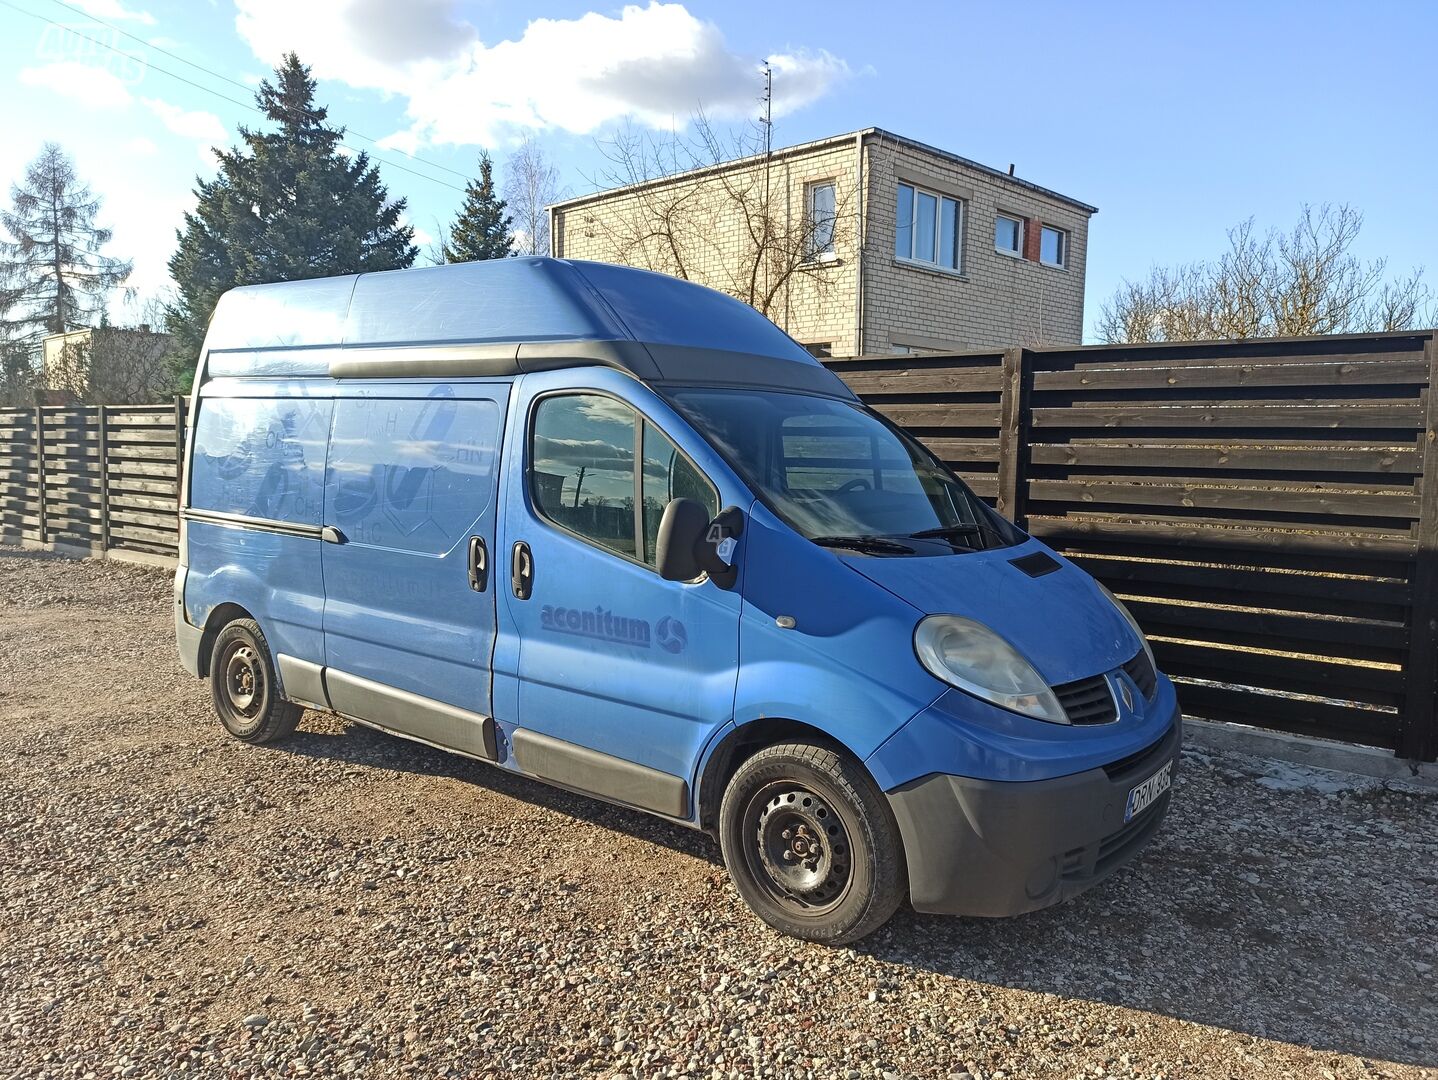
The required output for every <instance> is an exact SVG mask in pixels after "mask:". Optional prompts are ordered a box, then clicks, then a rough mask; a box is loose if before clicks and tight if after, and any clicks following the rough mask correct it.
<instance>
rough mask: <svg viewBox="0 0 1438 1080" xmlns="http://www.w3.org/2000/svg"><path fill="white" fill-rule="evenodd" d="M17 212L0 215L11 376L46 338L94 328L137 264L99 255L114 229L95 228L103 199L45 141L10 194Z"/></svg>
mask: <svg viewBox="0 0 1438 1080" xmlns="http://www.w3.org/2000/svg"><path fill="white" fill-rule="evenodd" d="M10 200H11V209H10V210H8V211H6V212H4V213H0V225H3V226H4V228H5V232H6V233H8V234H9V239H8V240H6V241H4V242H0V342H3V346H4V352H5V354H6V368H7V372H8V371H10V370H11V369H14V368H15V366H16V365H17V363H18V361H17V360H16V359H15V358H16V357H17V356H20V355H22V354H23V353H25V352H32V351H33V350H34V349H35V348H36V347H37V346H38V344H39V340H40V338H41V337H42V336H44V335H45V334H63V333H64V332H65V331H67V330H75V329H77V328H79V327H82V326H93V325H94V324H95V321H96V320H97V319H98V318H100V317H102V316H103V315H104V312H105V305H106V301H107V300H108V293H109V292H110V290H112V289H114V288H116V287H117V286H119V285H121V284H122V283H123V282H124V280H125V278H127V277H128V276H129V274H130V263H128V262H124V261H122V260H120V259H115V258H112V257H110V256H108V255H103V254H101V253H100V249H101V248H102V247H104V246H105V245H106V244H108V243H109V242H110V230H109V229H101V228H99V227H98V226H96V224H95V217H96V215H97V214H98V213H99V212H100V200H99V199H98V198H96V197H95V196H94V195H92V194H91V192H90V188H89V187H88V186H87V185H85V184H82V183H81V182H80V180H79V178H78V177H77V176H76V175H75V166H74V165H73V164H72V163H71V161H70V159H69V158H68V157H67V156H66V155H65V152H64V151H63V150H61V149H60V147H59V146H58V145H56V144H55V143H46V144H45V146H44V148H43V149H41V151H40V156H39V157H38V158H36V159H35V160H34V161H33V162H31V163H30V167H29V168H28V169H26V170H25V179H24V180H23V181H22V182H21V183H18V184H15V185H14V186H13V187H12V188H11V189H10Z"/></svg>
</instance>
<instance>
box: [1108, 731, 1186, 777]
mask: <svg viewBox="0 0 1438 1080" xmlns="http://www.w3.org/2000/svg"><path fill="white" fill-rule="evenodd" d="M1172 731H1173V728H1172V727H1170V728H1169V729H1168V731H1165V732H1164V733H1163V734H1162V735H1160V736H1159V737H1158V738H1157V739H1156V740H1155V741H1153V742H1151V743H1149V744H1148V745H1147V746H1145V747H1144V748H1143V749H1142V750H1139V751H1137V752H1135V753H1132V754H1129V755H1128V757H1121V758H1119V759H1118V760H1117V761H1110V762H1109V763H1108V764H1107V765H1105V766H1104V767H1103V771H1104V772H1106V773H1108V778H1109V779H1110V780H1117V779H1118V778H1119V777H1120V776H1122V775H1124V773H1127V772H1137V771H1138V770H1139V769H1140V768H1142V767H1143V766H1145V765H1147V764H1148V763H1149V762H1150V761H1151V760H1153V759H1155V758H1157V757H1158V756H1159V752H1160V751H1161V750H1162V749H1163V744H1164V742H1166V741H1167V739H1168V736H1169V734H1170V733H1171V732H1172Z"/></svg>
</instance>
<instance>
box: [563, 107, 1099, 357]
mask: <svg viewBox="0 0 1438 1080" xmlns="http://www.w3.org/2000/svg"><path fill="white" fill-rule="evenodd" d="M549 212H550V236H551V245H552V248H553V254H555V255H556V256H559V257H561V258H569V259H598V260H602V261H605V262H618V263H626V264H628V265H631V266H640V267H644V268H646V269H651V270H659V271H662V272H665V273H671V274H677V275H678V276H681V277H687V278H689V279H690V280H693V281H698V282H701V283H703V284H706V285H710V286H712V287H714V288H717V289H722V290H724V291H725V292H729V293H731V294H732V295H735V296H738V297H740V298H741V299H745V300H748V301H749V302H750V303H753V304H754V305H755V306H756V307H758V308H759V309H760V310H761V311H764V312H765V314H767V315H768V316H769V317H770V318H771V319H773V320H774V321H775V322H776V323H778V324H779V325H780V326H782V327H783V328H784V329H785V330H787V331H788V332H789V333H790V334H791V335H793V336H794V337H795V338H797V339H798V340H799V341H801V342H803V343H804V344H805V345H806V346H808V347H809V348H810V350H811V351H812V352H815V353H816V354H819V355H833V356H852V355H856V354H858V353H868V354H874V353H904V352H922V351H927V350H952V349H966V348H983V347H988V346H994V345H1015V344H1018V345H1039V344H1077V343H1079V342H1080V341H1081V340H1082V337H1083V305H1084V264H1085V259H1086V256H1087V254H1088V221H1089V218H1090V216H1092V215H1093V214H1094V213H1096V210H1095V208H1094V207H1092V206H1089V205H1087V204H1086V203H1082V202H1079V201H1077V200H1075V199H1071V198H1068V197H1067V196H1064V195H1060V194H1058V193H1057V192H1054V191H1050V190H1049V189H1047V188H1043V187H1040V186H1038V185H1037V184H1033V183H1030V182H1029V181H1027V180H1022V179H1019V178H1018V177H1015V176H1012V175H1010V174H1008V173H1005V172H1002V171H1000V170H997V169H991V168H988V167H987V166H984V165H980V164H978V163H976V162H973V161H970V160H968V159H967V158H962V157H959V156H958V155H956V154H950V153H948V152H946V151H943V150H938V149H936V148H934V147H932V146H926V145H924V144H923V143H919V142H915V141H914V140H912V139H905V138H902V137H900V136H898V135H894V134H891V133H890V132H887V131H882V130H880V129H878V128H867V129H865V130H863V131H858V132H854V133H852V134H848V135H838V136H835V137H833V138H828V139H820V140H817V141H815V142H809V143H803V144H801V145H798V146H791V147H787V148H785V149H782V150H775V151H774V152H773V153H772V155H770V156H769V158H768V159H767V162H766V159H765V158H764V157H763V156H762V155H759V156H755V157H747V158H741V159H739V160H736V161H731V162H725V163H723V164H721V165H716V166H711V167H708V168H702V169H695V170H692V171H689V172H684V173H680V174H678V175H676V176H672V177H666V178H664V179H660V180H655V181H651V182H649V183H644V184H635V185H631V186H628V187H622V188H615V189H612V190H608V191H600V192H596V193H594V194H592V195H585V196H582V197H580V198H575V199H569V200H567V201H565V202H561V203H557V204H555V205H554V206H552V207H550V210H549ZM766 223H767V228H768V234H767V235H769V236H771V237H772V238H773V239H770V240H769V241H758V240H755V236H758V235H765V232H764V228H765V226H766ZM761 248H762V249H763V251H762V253H761V251H760V249H761Z"/></svg>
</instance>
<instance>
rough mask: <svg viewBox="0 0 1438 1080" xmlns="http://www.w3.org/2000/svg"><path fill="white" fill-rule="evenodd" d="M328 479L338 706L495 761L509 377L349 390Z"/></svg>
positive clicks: (328, 600) (333, 687)
mask: <svg viewBox="0 0 1438 1080" xmlns="http://www.w3.org/2000/svg"><path fill="white" fill-rule="evenodd" d="M340 395H341V396H340V397H338V399H337V400H336V402H335V413H334V424H333V428H332V434H331V438H330V447H329V458H328V464H327V468H326V471H325V514H324V521H325V525H326V526H327V530H326V537H325V539H326V540H327V541H328V542H327V543H324V544H322V545H321V546H322V548H323V570H324V586H325V612H324V633H325V664H326V668H327V670H326V673H325V683H326V688H327V690H328V692H329V697H330V702H331V704H332V705H333V706H334V708H335V709H336V710H338V711H339V712H342V713H346V714H348V715H351V716H355V717H358V718H359V719H361V720H368V721H371V722H373V723H377V724H380V725H381V726H384V727H388V728H392V729H394V730H396V731H399V732H401V733H403V734H407V735H412V736H415V737H418V738H421V739H424V740H426V741H429V742H433V743H437V744H439V745H442V746H447V747H451V748H453V749H456V750H461V751H464V752H466V753H471V754H476V755H480V756H484V757H491V758H492V757H493V756H494V742H493V723H492V721H490V720H489V719H488V718H489V717H490V715H491V701H490V659H491V655H492V651H493V648H494V631H495V615H494V612H495V608H494V574H493V571H492V565H491V564H492V562H493V553H494V544H495V535H494V529H495V498H496V495H497V491H498V474H499V445H500V443H499V440H500V434H501V430H502V428H503V424H504V415H505V410H506V407H507V404H508V400H509V384H508V383H457V384H449V383H445V384H433V383H428V384H397V383H386V384H376V383H371V384H364V383H356V384H349V385H346V386H342V387H341V390H340Z"/></svg>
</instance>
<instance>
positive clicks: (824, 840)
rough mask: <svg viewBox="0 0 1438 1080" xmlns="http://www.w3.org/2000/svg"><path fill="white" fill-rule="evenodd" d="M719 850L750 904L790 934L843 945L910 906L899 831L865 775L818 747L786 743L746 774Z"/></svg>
mask: <svg viewBox="0 0 1438 1080" xmlns="http://www.w3.org/2000/svg"><path fill="white" fill-rule="evenodd" d="M719 843H720V847H721V848H722V850H723V852H724V863H725V865H726V866H727V867H728V868H729V876H730V877H731V878H733V879H734V884H735V887H736V888H738V890H739V894H740V895H741V896H742V897H743V898H744V900H745V902H746V903H747V904H748V905H749V906H750V907H751V908H753V910H754V912H755V913H756V914H757V915H758V916H759V917H760V918H761V919H763V920H764V921H765V922H767V923H768V924H769V925H770V926H772V927H774V928H775V929H777V930H782V931H783V932H784V933H786V934H792V935H793V936H795V937H800V938H805V939H807V940H809V941H820V942H824V943H826V944H830V945H842V944H845V943H847V942H851V941H857V940H858V939H859V938H862V937H865V936H866V935H868V934H871V933H873V932H874V931H875V930H877V929H878V928H879V927H880V926H882V925H883V924H884V923H886V922H887V921H888V920H889V917H890V916H891V915H893V913H894V910H895V909H896V908H897V907H898V906H899V903H900V901H902V899H903V896H904V888H903V881H904V866H903V852H902V849H901V840H900V838H899V831H898V827H897V826H896V825H895V824H894V819H893V815H892V813H890V811H889V807H888V804H887V802H885V800H884V796H883V793H882V792H880V791H879V789H878V787H877V786H876V785H875V784H874V781H873V780H872V779H871V778H870V777H869V774H868V773H867V772H866V771H865V770H864V768H863V766H862V765H860V764H859V763H858V762H857V761H854V760H853V759H852V758H850V757H848V756H847V755H844V754H841V753H840V752H838V751H836V750H834V749H831V748H829V747H826V746H822V745H819V744H815V743H784V744H780V745H778V746H770V747H767V748H766V749H764V750H761V751H759V752H758V753H757V754H755V755H754V756H753V757H751V758H749V759H748V760H747V761H745V762H744V764H743V765H741V766H740V767H739V770H738V772H736V773H735V774H734V778H733V779H732V780H731V781H730V782H729V786H728V788H727V789H726V790H725V792H724V800H723V803H722V804H721V806H720V808H719Z"/></svg>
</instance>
